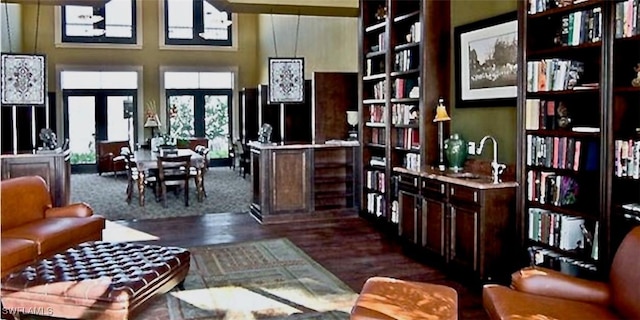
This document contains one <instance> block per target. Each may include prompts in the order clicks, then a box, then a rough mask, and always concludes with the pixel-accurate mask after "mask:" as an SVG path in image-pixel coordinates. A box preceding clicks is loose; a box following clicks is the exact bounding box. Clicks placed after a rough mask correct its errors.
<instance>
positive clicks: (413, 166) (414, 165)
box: [402, 153, 420, 171]
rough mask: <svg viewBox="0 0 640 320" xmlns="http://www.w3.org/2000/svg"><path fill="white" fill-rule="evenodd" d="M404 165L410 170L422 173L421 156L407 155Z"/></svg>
mask: <svg viewBox="0 0 640 320" xmlns="http://www.w3.org/2000/svg"><path fill="white" fill-rule="evenodd" d="M402 165H403V166H404V167H405V168H407V169H409V170H414V171H420V154H418V153H407V154H406V155H405V156H404V161H403V163H402Z"/></svg>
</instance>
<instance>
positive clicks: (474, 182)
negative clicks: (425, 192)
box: [393, 167, 518, 189]
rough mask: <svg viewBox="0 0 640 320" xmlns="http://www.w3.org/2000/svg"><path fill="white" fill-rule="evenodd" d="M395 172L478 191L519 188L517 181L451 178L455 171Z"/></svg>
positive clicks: (486, 177) (481, 177)
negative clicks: (496, 181) (497, 181)
mask: <svg viewBox="0 0 640 320" xmlns="http://www.w3.org/2000/svg"><path fill="white" fill-rule="evenodd" d="M393 171H394V172H400V173H405V174H411V175H415V176H420V177H424V178H427V179H434V180H438V181H442V182H447V183H453V184H457V185H462V186H467V187H470V188H476V189H501V188H515V187H517V186H518V182H516V181H503V182H500V183H493V181H492V179H491V177H490V176H487V175H480V176H479V178H473V179H469V178H455V177H451V176H449V175H450V174H455V172H453V171H444V172H443V171H439V170H438V169H435V168H429V169H427V171H415V170H409V169H406V168H402V167H394V168H393Z"/></svg>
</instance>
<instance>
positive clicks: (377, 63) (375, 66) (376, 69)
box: [364, 58, 384, 76]
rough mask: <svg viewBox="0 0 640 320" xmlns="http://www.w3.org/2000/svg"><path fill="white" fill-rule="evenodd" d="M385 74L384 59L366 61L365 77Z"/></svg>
mask: <svg viewBox="0 0 640 320" xmlns="http://www.w3.org/2000/svg"><path fill="white" fill-rule="evenodd" d="M383 72H384V59H376V60H374V59H371V58H369V59H367V60H366V61H365V68H364V75H365V76H370V75H374V74H379V73H383Z"/></svg>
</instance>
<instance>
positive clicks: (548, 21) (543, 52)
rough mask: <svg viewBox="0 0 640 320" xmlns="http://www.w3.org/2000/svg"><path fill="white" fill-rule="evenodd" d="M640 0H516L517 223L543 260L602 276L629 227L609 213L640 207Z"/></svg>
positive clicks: (538, 261)
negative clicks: (636, 82)
mask: <svg viewBox="0 0 640 320" xmlns="http://www.w3.org/2000/svg"><path fill="white" fill-rule="evenodd" d="M638 8H639V6H638V1H637V0H629V1H603V0H588V1H580V2H578V1H576V2H575V3H574V2H572V1H567V2H562V4H561V5H557V4H556V2H548V3H547V2H544V1H543V2H540V1H525V0H521V1H519V8H518V11H519V19H518V22H519V29H518V30H519V50H518V51H519V65H520V66H522V68H523V69H524V70H523V72H520V73H519V79H518V81H519V86H518V90H519V92H518V117H517V118H518V128H519V132H518V145H519V146H521V147H520V150H519V151H518V160H517V161H518V172H519V174H518V181H519V182H520V184H521V186H522V187H521V192H522V193H521V195H520V197H519V198H520V199H521V201H519V203H518V217H519V221H520V222H519V224H518V229H519V230H520V236H521V241H522V246H523V250H522V251H523V252H526V251H525V250H527V249H528V250H530V251H535V252H536V255H535V256H536V257H538V258H537V259H536V260H535V261H534V262H535V263H536V264H540V265H544V266H547V267H551V268H555V269H559V270H563V271H565V272H568V273H571V274H574V275H578V276H585V277H598V278H605V277H606V276H607V275H608V268H609V265H610V263H611V258H612V254H613V253H614V252H615V250H616V248H617V245H618V243H619V241H618V240H617V239H622V237H623V236H624V235H621V234H618V233H625V231H624V230H621V229H618V228H614V224H613V223H612V221H614V220H618V217H616V215H621V216H622V217H624V215H625V214H628V215H631V216H632V217H633V216H637V215H638V213H637V212H634V211H633V210H627V209H625V207H626V208H629V207H633V206H634V205H636V206H638V207H639V208H640V167H639V163H640V160H638V159H640V134H639V133H638V132H639V129H638V128H640V112H639V111H638V110H639V109H638V105H640V87H634V86H632V80H633V79H634V78H635V77H637V74H636V71H634V70H633V69H634V66H636V64H637V63H638V62H639V61H638V57H639V55H638V54H639V53H640V51H639V48H640V31H639V30H640V29H639V28H637V27H634V26H635V25H637V23H638V21H637V19H636V18H635V17H636V16H638V10H639V9H638ZM569 30H571V32H569ZM543 150H544V151H543ZM528 263H529V261H524V262H523V264H528Z"/></svg>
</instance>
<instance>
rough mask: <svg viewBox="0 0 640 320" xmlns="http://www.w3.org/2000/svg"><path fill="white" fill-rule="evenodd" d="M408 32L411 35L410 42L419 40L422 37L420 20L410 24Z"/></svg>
mask: <svg viewBox="0 0 640 320" xmlns="http://www.w3.org/2000/svg"><path fill="white" fill-rule="evenodd" d="M409 34H410V35H411V42H420V39H421V38H422V24H421V23H420V21H416V22H414V23H413V24H412V25H411V27H410V28H409Z"/></svg>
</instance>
